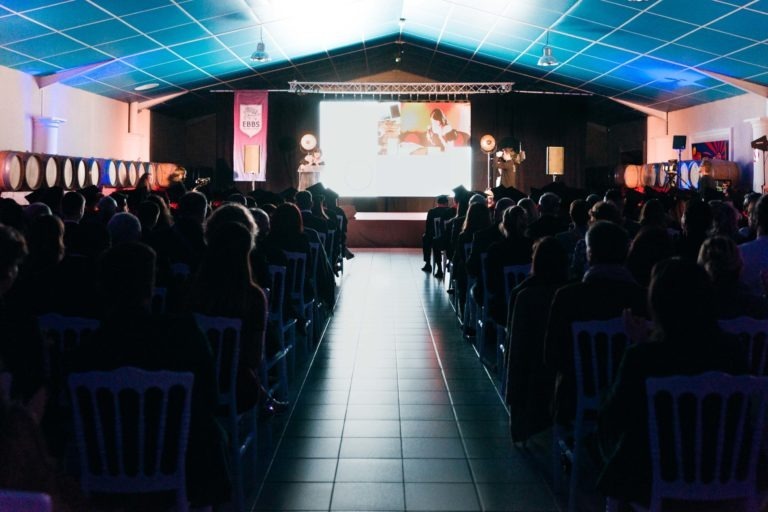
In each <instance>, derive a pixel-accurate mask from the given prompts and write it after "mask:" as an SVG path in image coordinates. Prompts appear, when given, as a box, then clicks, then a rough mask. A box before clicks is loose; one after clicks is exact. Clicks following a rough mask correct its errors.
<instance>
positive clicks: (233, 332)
mask: <svg viewBox="0 0 768 512" xmlns="http://www.w3.org/2000/svg"><path fill="white" fill-rule="evenodd" d="M195 320H196V321H197V326H198V327H200V330H201V331H203V333H205V337H206V338H208V344H209V345H210V347H211V352H212V353H213V357H214V361H215V364H216V382H217V383H218V385H219V406H220V407H225V408H226V409H227V412H228V413H235V412H236V411H237V394H236V391H237V389H236V382H237V368H238V361H239V359H240V333H241V331H242V325H243V322H242V321H241V320H240V319H239V318H226V317H220V316H207V315H201V314H198V313H196V314H195Z"/></svg>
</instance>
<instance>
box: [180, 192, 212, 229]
mask: <svg viewBox="0 0 768 512" xmlns="http://www.w3.org/2000/svg"><path fill="white" fill-rule="evenodd" d="M207 213H208V200H207V199H206V198H205V196H204V195H203V194H201V193H200V192H196V191H192V192H187V193H185V194H184V195H182V196H181V198H180V199H179V210H178V215H179V218H180V219H186V220H189V221H192V222H195V223H197V224H202V223H203V222H205V216H206V214H207Z"/></svg>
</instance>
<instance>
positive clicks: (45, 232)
mask: <svg viewBox="0 0 768 512" xmlns="http://www.w3.org/2000/svg"><path fill="white" fill-rule="evenodd" d="M27 243H28V244H29V245H28V246H29V255H30V259H33V260H34V261H35V262H36V263H37V264H42V265H55V264H56V263H58V262H60V261H61V259H62V258H63V257H64V223H63V222H61V219H59V218H58V217H56V216H55V215H40V216H38V217H35V218H34V219H33V220H32V222H31V223H30V224H29V232H28V235H27Z"/></svg>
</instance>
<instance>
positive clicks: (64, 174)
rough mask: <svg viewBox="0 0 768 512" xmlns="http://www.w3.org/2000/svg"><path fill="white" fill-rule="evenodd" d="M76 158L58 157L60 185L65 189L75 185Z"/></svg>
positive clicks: (70, 188)
mask: <svg viewBox="0 0 768 512" xmlns="http://www.w3.org/2000/svg"><path fill="white" fill-rule="evenodd" d="M78 162H79V160H78V159H76V158H70V157H68V156H60V157H59V169H61V186H62V187H64V188H65V189H67V190H72V189H73V188H76V187H77V163H78Z"/></svg>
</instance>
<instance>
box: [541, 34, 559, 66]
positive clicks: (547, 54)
mask: <svg viewBox="0 0 768 512" xmlns="http://www.w3.org/2000/svg"><path fill="white" fill-rule="evenodd" d="M558 64H560V63H559V62H558V61H557V59H556V58H555V56H554V55H552V47H551V46H549V30H547V44H546V45H545V46H544V51H543V52H542V53H541V57H539V62H538V65H539V66H543V67H547V68H548V67H552V66H557V65H558Z"/></svg>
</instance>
